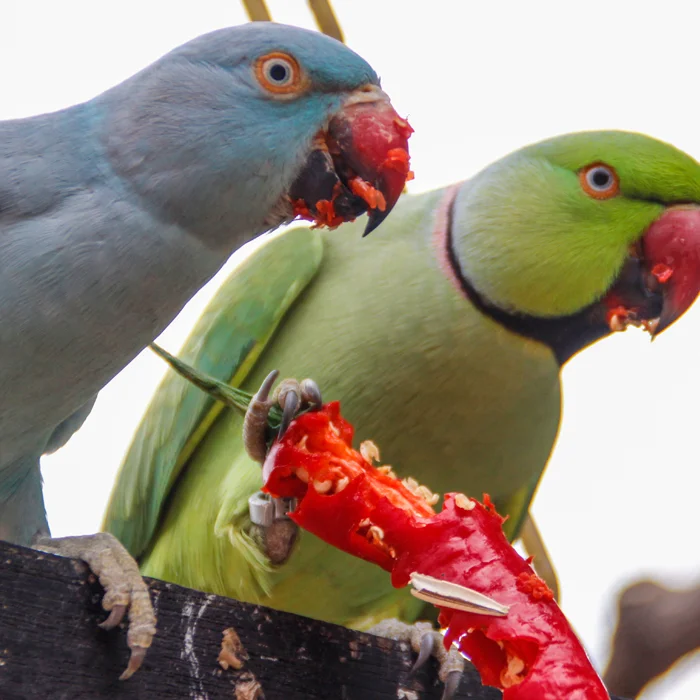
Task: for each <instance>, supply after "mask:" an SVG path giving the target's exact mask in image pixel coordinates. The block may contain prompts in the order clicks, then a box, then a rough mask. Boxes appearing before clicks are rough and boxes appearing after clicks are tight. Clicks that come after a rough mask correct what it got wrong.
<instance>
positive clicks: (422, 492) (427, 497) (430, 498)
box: [418, 486, 440, 506]
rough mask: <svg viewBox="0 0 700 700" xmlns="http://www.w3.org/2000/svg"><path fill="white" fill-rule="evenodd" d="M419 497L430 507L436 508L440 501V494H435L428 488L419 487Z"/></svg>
mask: <svg viewBox="0 0 700 700" xmlns="http://www.w3.org/2000/svg"><path fill="white" fill-rule="evenodd" d="M418 495H419V496H420V497H421V498H422V499H423V500H424V501H425V502H426V503H427V504H428V505H429V506H434V505H435V504H436V503H437V502H438V501H439V500H440V494H438V493H433V492H432V491H431V490H430V489H429V488H428V487H427V486H419V487H418Z"/></svg>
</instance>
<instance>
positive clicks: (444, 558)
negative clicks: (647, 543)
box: [263, 402, 609, 700]
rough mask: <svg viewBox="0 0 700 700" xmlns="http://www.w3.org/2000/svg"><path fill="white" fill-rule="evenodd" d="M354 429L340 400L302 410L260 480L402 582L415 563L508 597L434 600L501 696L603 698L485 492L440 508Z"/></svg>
mask: <svg viewBox="0 0 700 700" xmlns="http://www.w3.org/2000/svg"><path fill="white" fill-rule="evenodd" d="M353 432H354V431H353V427H352V425H350V423H348V422H347V421H346V420H344V419H343V418H342V417H341V415H340V404H339V403H338V402H333V403H329V404H326V405H325V406H324V407H323V408H322V409H321V410H320V411H316V412H309V413H305V414H303V415H301V416H299V417H298V418H296V419H295V420H294V421H292V423H291V425H290V427H289V429H288V430H287V432H286V433H285V435H284V437H283V438H282V440H281V441H279V442H275V443H274V444H273V446H272V448H271V449H270V452H269V454H268V456H267V459H266V461H265V465H264V467H263V475H264V478H265V480H266V484H265V490H266V491H268V492H269V493H271V494H272V495H274V496H280V497H291V496H294V497H296V498H298V499H300V500H299V504H298V506H297V507H296V508H295V510H294V511H293V512H292V513H290V517H291V518H292V520H294V521H295V522H296V523H297V524H298V525H299V526H301V527H303V528H304V529H306V530H308V531H309V532H312V533H314V534H315V535H317V536H318V537H320V538H321V539H323V540H325V541H326V542H328V543H329V544H332V545H334V546H336V547H338V548H339V549H342V550H343V551H345V552H348V553H350V554H353V555H355V556H358V557H361V558H362V559H366V560H367V561H371V562H374V563H375V564H378V565H379V566H381V567H383V568H384V569H386V570H387V571H390V572H391V577H392V584H393V585H394V586H396V587H397V588H400V587H403V586H406V585H407V584H408V583H409V578H410V575H411V573H413V572H418V573H422V574H427V575H428V576H432V577H434V578H439V579H443V580H445V581H449V582H452V583H456V584H459V585H462V586H466V587H468V588H471V589H473V590H476V591H478V592H480V593H483V594H484V595H487V596H489V597H491V598H493V599H494V600H496V601H498V602H499V603H501V604H503V605H507V606H509V607H510V609H509V611H508V614H507V615H506V616H505V617H493V616H488V615H481V614H475V613H469V612H464V611H461V610H454V609H452V608H448V607H442V606H441V607H440V618H439V620H440V624H441V625H442V626H443V627H446V628H447V631H446V634H445V646H446V647H447V648H449V646H450V645H451V644H452V643H453V642H454V643H455V644H457V646H458V647H459V649H460V650H461V651H462V652H463V653H465V654H466V655H467V656H469V657H470V658H471V660H472V662H473V663H474V665H475V666H476V667H477V669H478V670H479V672H480V673H481V677H482V680H483V682H484V683H485V684H487V685H493V686H495V687H497V688H500V689H501V690H503V691H504V695H503V697H504V700H561V698H568V699H570V700H608V698H609V695H608V694H607V692H606V690H605V688H604V686H603V684H602V682H601V680H600V678H599V677H598V675H597V673H596V672H595V671H594V669H593V667H592V666H591V664H590V661H589V660H588V657H587V656H586V653H585V651H584V650H583V647H582V646H581V643H580V642H579V640H578V639H577V637H576V635H575V634H574V633H573V631H572V630H571V628H570V627H569V624H568V622H567V621H566V618H565V617H564V614H563V613H562V612H561V610H560V609H559V607H558V606H557V604H556V602H555V601H554V599H553V598H554V596H553V595H552V592H551V591H550V590H549V588H548V587H547V585H546V584H545V583H544V581H542V579H540V578H539V577H538V576H537V574H536V573H535V572H534V571H533V570H532V568H531V567H530V564H529V560H527V561H526V560H524V559H523V558H522V557H521V556H520V555H519V554H518V553H517V552H516V551H515V550H514V549H513V547H512V546H511V545H510V544H509V542H508V540H507V539H506V537H505V535H504V534H503V529H502V527H501V526H502V523H503V520H504V519H503V518H502V517H501V516H500V515H498V513H497V512H496V509H495V507H494V506H493V504H492V503H491V500H490V498H488V496H487V495H485V496H484V505H482V504H481V503H479V502H478V501H476V500H474V499H470V498H467V497H466V496H464V495H463V494H446V496H445V505H444V507H443V510H442V511H441V512H440V513H435V512H434V510H433V509H432V507H431V504H432V503H434V502H435V500H436V497H435V496H434V494H431V493H430V491H429V490H428V489H427V488H425V487H423V486H419V485H418V484H417V483H416V482H415V481H414V480H412V479H405V480H403V481H400V480H399V479H398V478H397V477H396V476H395V475H394V474H393V472H392V471H391V468H390V467H373V466H372V465H371V464H370V461H369V459H366V458H365V457H364V456H363V455H362V454H361V453H360V452H357V451H356V450H354V449H353V448H352V438H353ZM375 449H376V448H375ZM364 451H365V453H366V454H367V456H368V458H369V457H370V456H371V455H370V454H369V453H368V451H367V450H364Z"/></svg>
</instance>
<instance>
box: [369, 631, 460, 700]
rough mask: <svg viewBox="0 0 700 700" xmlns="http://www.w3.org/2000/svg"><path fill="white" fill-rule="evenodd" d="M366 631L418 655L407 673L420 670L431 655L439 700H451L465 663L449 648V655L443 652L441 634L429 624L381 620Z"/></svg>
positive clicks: (444, 650)
mask: <svg viewBox="0 0 700 700" xmlns="http://www.w3.org/2000/svg"><path fill="white" fill-rule="evenodd" d="M368 631H369V633H370V634H376V635H377V636H379V637H387V638H389V639H394V640H396V641H397V642H408V643H409V644H410V645H411V648H412V649H413V651H414V652H415V653H416V654H418V657H417V658H416V662H415V664H413V668H412V669H411V674H414V673H415V672H416V671H418V670H419V669H420V668H422V667H423V666H424V665H425V663H426V661H427V660H428V659H429V658H430V657H431V656H434V657H435V659H436V660H437V662H438V665H439V667H440V668H439V670H438V678H439V679H440V680H441V681H442V683H443V685H444V686H445V689H444V691H443V693H442V700H452V698H454V696H455V694H456V693H457V689H458V688H459V683H460V681H461V680H462V674H463V673H464V668H465V666H466V663H467V661H466V659H465V658H464V657H463V656H462V655H461V654H460V653H459V652H458V651H457V650H456V649H454V648H453V649H450V651H449V652H448V651H447V650H446V649H445V647H444V645H443V643H442V639H443V638H442V635H441V634H440V632H438V631H437V630H435V629H433V626H432V625H431V624H430V623H429V622H416V623H414V624H412V625H409V624H407V623H405V622H401V621H400V620H396V619H394V618H390V619H387V620H382V621H381V622H380V623H378V624H376V625H375V626H374V627H372V628H371V629H370V630H368Z"/></svg>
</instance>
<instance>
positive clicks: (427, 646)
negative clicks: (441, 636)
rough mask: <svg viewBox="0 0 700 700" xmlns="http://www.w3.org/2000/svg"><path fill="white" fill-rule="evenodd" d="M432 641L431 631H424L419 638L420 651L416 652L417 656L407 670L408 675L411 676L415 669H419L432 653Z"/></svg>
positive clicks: (433, 640) (433, 641)
mask: <svg viewBox="0 0 700 700" xmlns="http://www.w3.org/2000/svg"><path fill="white" fill-rule="evenodd" d="M434 643H435V639H434V637H433V633H432V632H426V633H425V634H424V635H423V636H422V637H421V638H420V651H419V652H418V658H417V659H416V663H414V664H413V668H412V669H411V670H410V671H409V673H408V675H409V676H413V675H414V674H415V673H416V672H417V671H420V669H421V668H423V666H425V663H426V661H427V660H428V659H429V658H430V657H431V656H432V655H433V644H434Z"/></svg>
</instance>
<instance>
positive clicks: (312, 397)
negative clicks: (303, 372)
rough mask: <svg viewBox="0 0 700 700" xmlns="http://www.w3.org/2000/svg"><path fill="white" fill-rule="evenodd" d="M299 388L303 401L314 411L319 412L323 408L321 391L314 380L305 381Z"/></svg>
mask: <svg viewBox="0 0 700 700" xmlns="http://www.w3.org/2000/svg"><path fill="white" fill-rule="evenodd" d="M299 388H300V390H301V397H302V399H303V400H304V401H306V403H308V404H309V405H310V406H311V410H312V411H318V410H319V409H320V408H321V406H323V399H322V398H321V390H320V389H319V388H318V384H316V382H315V381H314V380H313V379H304V380H303V381H302V382H301V384H300V385H299Z"/></svg>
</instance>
